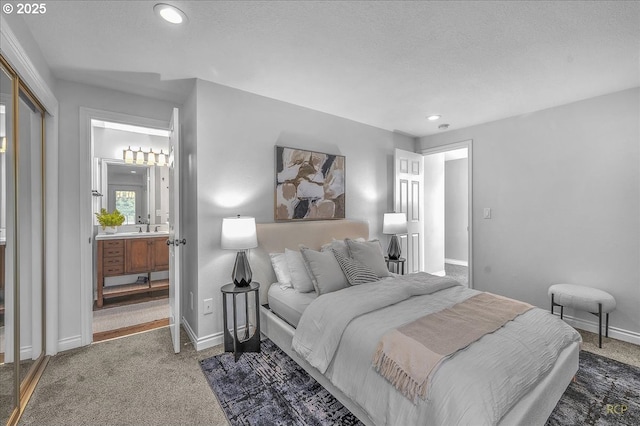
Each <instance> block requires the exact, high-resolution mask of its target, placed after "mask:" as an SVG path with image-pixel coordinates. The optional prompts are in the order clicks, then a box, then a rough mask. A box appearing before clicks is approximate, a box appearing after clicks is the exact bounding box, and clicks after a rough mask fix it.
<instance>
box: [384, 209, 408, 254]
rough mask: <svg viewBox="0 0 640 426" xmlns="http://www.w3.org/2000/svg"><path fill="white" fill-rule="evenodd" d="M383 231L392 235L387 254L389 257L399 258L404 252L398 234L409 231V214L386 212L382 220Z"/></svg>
mask: <svg viewBox="0 0 640 426" xmlns="http://www.w3.org/2000/svg"><path fill="white" fill-rule="evenodd" d="M382 233H383V234H386V235H391V241H390V242H389V249H388V250H387V255H388V256H389V259H394V260H396V259H399V258H400V255H401V254H402V250H401V249H400V242H398V237H397V234H406V233H407V216H406V215H405V214H404V213H385V214H384V219H383V220H382Z"/></svg>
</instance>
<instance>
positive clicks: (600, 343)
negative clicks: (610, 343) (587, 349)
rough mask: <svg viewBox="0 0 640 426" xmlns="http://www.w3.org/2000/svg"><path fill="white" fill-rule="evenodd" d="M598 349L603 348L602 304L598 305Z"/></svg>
mask: <svg viewBox="0 0 640 426" xmlns="http://www.w3.org/2000/svg"><path fill="white" fill-rule="evenodd" d="M598 347H599V348H601V347H602V303H598Z"/></svg>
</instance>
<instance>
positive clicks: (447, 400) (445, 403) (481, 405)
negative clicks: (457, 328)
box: [251, 220, 580, 425]
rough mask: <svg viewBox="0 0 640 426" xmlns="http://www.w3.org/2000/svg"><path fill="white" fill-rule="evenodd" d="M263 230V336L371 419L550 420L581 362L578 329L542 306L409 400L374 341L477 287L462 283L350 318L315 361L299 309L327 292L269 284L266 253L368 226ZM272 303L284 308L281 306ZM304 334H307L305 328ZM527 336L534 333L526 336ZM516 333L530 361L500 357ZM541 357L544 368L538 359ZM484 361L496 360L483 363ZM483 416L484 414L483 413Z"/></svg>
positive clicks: (363, 231)
mask: <svg viewBox="0 0 640 426" xmlns="http://www.w3.org/2000/svg"><path fill="white" fill-rule="evenodd" d="M257 232H258V243H259V247H258V248H257V249H256V250H254V251H253V252H252V256H251V264H252V268H253V271H254V280H256V281H258V282H260V283H261V284H262V286H261V290H260V293H261V294H260V297H261V304H262V307H261V310H260V318H261V331H262V333H263V334H264V336H266V337H268V338H269V339H270V340H272V341H273V342H274V343H275V344H276V345H277V346H279V347H280V348H281V349H282V350H283V351H284V352H285V353H287V354H288V355H289V356H290V357H291V358H292V359H293V360H295V361H296V362H297V363H298V364H299V365H300V366H301V367H302V368H304V369H305V370H306V371H307V372H308V373H309V374H310V375H311V376H312V377H314V378H315V379H316V380H317V381H318V382H319V383H320V384H321V385H323V386H324V387H325V388H326V389H327V390H328V391H329V392H331V393H332V394H333V395H334V396H335V397H336V398H337V399H338V400H339V401H340V402H341V403H342V404H343V405H345V406H346V407H347V408H348V409H349V410H350V411H351V412H352V413H353V414H354V415H356V416H357V417H358V418H359V419H360V420H361V421H362V422H363V423H364V424H367V425H383V424H389V425H393V424H451V423H455V424H479V423H482V424H485V423H493V424H501V425H512V424H513V425H515V424H518V425H520V424H544V423H545V421H546V419H547V418H548V416H549V415H550V414H551V412H552V410H553V408H554V407H555V405H556V403H557V402H558V400H559V399H560V397H561V396H562V394H563V393H564V391H565V390H566V388H567V386H568V385H569V383H570V382H571V380H572V378H573V376H574V375H575V373H576V371H577V369H578V353H579V345H580V338H579V335H577V333H575V331H573V333H575V334H573V335H572V334H571V333H570V332H569V331H567V329H565V328H567V327H568V326H567V325H566V324H564V323H563V322H562V321H560V320H559V319H557V318H556V317H553V316H551V315H549V314H548V313H547V312H545V311H542V310H540V309H537V308H536V309H532V310H531V311H529V312H527V313H525V314H523V315H521V316H520V317H518V318H516V319H514V320H513V321H511V322H510V323H509V324H506V325H505V326H504V327H503V329H501V330H499V331H497V332H496V333H492V334H491V335H487V336H485V337H483V338H482V339H480V340H478V341H477V342H475V343H473V344H472V345H470V346H469V347H468V348H466V349H465V350H463V351H460V352H458V353H456V355H455V356H454V357H451V359H448V360H446V361H445V362H443V363H442V364H441V366H440V368H439V370H438V371H437V372H436V373H435V374H434V375H433V378H432V380H431V390H430V394H429V398H427V399H426V400H424V401H423V400H419V401H418V402H417V403H414V402H415V401H411V400H409V399H408V398H406V397H405V396H404V395H402V394H401V393H400V392H399V391H398V390H396V389H395V388H393V386H392V385H391V384H390V383H389V382H388V381H387V380H386V379H385V378H384V377H382V376H381V375H380V374H378V373H377V372H376V371H375V370H374V369H373V367H372V366H371V358H372V354H373V352H374V351H375V346H376V343H377V340H378V339H379V338H380V336H381V335H382V334H384V332H385V330H388V329H390V328H393V327H396V326H399V325H402V324H403V323H406V321H408V320H409V319H410V317H411V315H413V314H412V312H414V311H415V312H417V311H422V310H423V309H424V308H425V306H426V307H427V309H433V310H438V309H440V308H441V307H442V306H444V305H446V304H447V303H449V304H451V303H456V301H459V300H464V299H465V298H467V297H469V295H470V294H475V293H477V292H476V291H475V290H472V289H467V288H466V287H462V286H450V287H447V288H445V289H443V290H441V291H438V292H436V293H434V294H433V295H424V296H419V297H417V296H416V297H412V298H410V299H407V300H403V301H402V302H400V303H398V304H397V306H395V307H390V308H385V309H381V310H379V311H376V312H372V313H370V314H369V313H368V314H366V315H361V316H358V317H356V318H353V319H352V320H351V321H349V324H348V326H347V327H346V328H345V329H344V331H343V332H342V335H341V336H342V337H341V338H340V344H339V345H338V346H337V348H336V350H335V352H334V353H332V354H331V356H330V358H331V359H329V360H328V361H327V365H326V366H325V367H326V368H320V369H318V368H316V367H313V366H312V365H311V364H310V363H309V362H307V360H305V359H303V357H302V356H301V355H300V354H298V353H297V352H296V351H295V350H294V349H293V348H292V344H293V341H294V336H295V334H296V332H297V331H296V327H297V326H299V323H300V321H301V318H302V316H303V315H304V314H305V313H306V314H308V312H305V311H307V308H308V306H309V305H311V304H312V303H315V305H320V304H321V301H320V299H323V296H316V295H315V294H307V296H302V297H300V295H299V294H298V295H296V294H295V292H294V291H293V289H287V288H286V286H282V285H280V284H275V285H274V286H272V285H271V284H272V283H276V282H277V278H276V276H275V273H274V269H273V267H272V264H271V260H270V257H269V253H276V252H283V251H284V250H285V249H289V250H298V248H299V245H300V244H303V245H305V246H307V247H309V248H312V249H315V250H318V249H319V248H320V247H321V246H322V245H323V244H326V243H328V242H331V241H332V240H334V239H336V240H340V239H344V238H364V239H368V237H369V230H368V224H367V223H366V222H362V221H353V220H340V221H322V222H302V223H300V222H292V223H274V224H258V225H257ZM366 285H369V284H366ZM354 287H363V286H354ZM340 292H343V293H340ZM350 292H351V293H355V292H360V295H357V296H353V295H349V294H348V293H350ZM362 294H364V293H363V290H362V289H357V288H356V289H349V288H347V289H345V290H339V291H337V292H335V294H334V293H331V294H330V295H328V296H327V297H325V298H324V299H323V300H329V299H331V298H333V300H334V302H335V301H340V300H341V299H343V298H344V299H345V300H347V298H348V297H352V298H354V297H355V298H354V299H353V300H357V298H358V297H361V296H362ZM336 295H340V296H336ZM343 296H344V297H343ZM435 296H437V297H435ZM316 299H317V300H316ZM443 300H444V301H443ZM447 301H448V302H447ZM345 303H346V302H345ZM272 304H273V305H274V306H275V307H276V308H275V310H277V311H278V313H276V312H274V309H273V306H271V305H272ZM443 304H444V305H443ZM315 305H314V306H315ZM393 309H396V310H395V311H394V310H393ZM310 311H311V310H309V312H310ZM527 322H528V323H534V324H535V325H536V326H538V327H539V328H541V329H545V330H549V331H548V332H546V333H543V334H542V335H540V336H538V337H539V338H544V339H548V340H553V341H554V342H555V343H554V345H555V346H554V347H553V348H551V349H549V350H547V351H546V352H545V351H543V350H539V349H538V348H537V346H538V345H537V340H536V339H538V337H535V336H533V334H534V333H531V332H530V328H531V325H527ZM526 327H529V329H527V328H526ZM298 333H302V331H301V330H298ZM529 334H531V335H532V336H527V335H529ZM523 336H524V337H523ZM523 338H524V340H522V339H523ZM509 339H511V340H518V341H520V342H519V345H520V346H524V347H528V348H529V349H528V350H529V351H530V354H528V356H527V357H525V358H524V359H523V360H518V359H516V358H515V357H513V358H512V357H509V358H508V359H504V360H501V359H500V356H503V355H501V352H505V345H507V346H508V345H509V343H508V341H509ZM527 339H529V340H527ZM554 339H555V340H554ZM506 352H509V351H508V350H507V351H506ZM538 358H540V359H543V363H544V362H546V365H542V364H543V363H541V364H540V365H538V364H537V362H538V361H537V359H538ZM479 360H484V361H481V364H482V365H483V367H482V368H478V367H477V366H478V362H479ZM544 360H546V361H544ZM523 362H527V363H528V364H527V365H528V366H527V367H526V368H522V365H523V364H522V363H523ZM485 365H490V367H489V368H485V367H484V366H485ZM474 366H475V367H474ZM518 369H520V370H518ZM536 369H537V370H539V371H537V370H536ZM321 370H322V372H321ZM532 371H533V373H532ZM536 371H537V372H536ZM494 376H496V377H497V379H496V377H494ZM504 386H511V387H512V389H513V390H510V391H506V390H505V391H504V392H503V393H505V394H507V395H506V396H504V395H503V396H500V398H501V399H500V398H499V403H496V402H495V401H492V400H486V399H483V398H484V395H485V394H487V393H489V392H487V391H486V390H487V389H491V388H501V387H504ZM363 389H369V390H371V389H372V390H373V391H363ZM494 405H495V406H496V407H497V408H496V407H494ZM485 406H487V407H489V408H487V407H485ZM485 411H488V412H489V413H488V414H487V413H485ZM465 413H466V414H465ZM485 415H487V417H486V418H485V417H482V416H485ZM491 416H494V417H491ZM479 419H481V420H480V421H479Z"/></svg>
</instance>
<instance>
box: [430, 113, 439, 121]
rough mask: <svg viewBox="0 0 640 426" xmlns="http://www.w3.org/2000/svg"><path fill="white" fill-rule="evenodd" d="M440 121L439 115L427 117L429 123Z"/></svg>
mask: <svg viewBox="0 0 640 426" xmlns="http://www.w3.org/2000/svg"><path fill="white" fill-rule="evenodd" d="M439 119H440V116H439V115H438V114H434V115H430V116H428V117H427V120H429V121H436V120H439Z"/></svg>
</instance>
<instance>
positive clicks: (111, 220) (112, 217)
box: [96, 209, 125, 229]
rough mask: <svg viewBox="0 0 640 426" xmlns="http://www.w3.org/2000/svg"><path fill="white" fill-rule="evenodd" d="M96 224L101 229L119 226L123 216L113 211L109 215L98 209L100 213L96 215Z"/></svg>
mask: <svg viewBox="0 0 640 426" xmlns="http://www.w3.org/2000/svg"><path fill="white" fill-rule="evenodd" d="M96 217H97V218H98V223H99V224H100V225H101V226H102V229H104V228H106V227H107V226H120V225H122V224H123V223H124V219H125V218H124V215H123V214H122V213H120V212H119V211H118V209H115V210H114V211H113V212H111V213H109V212H108V211H107V209H100V213H96Z"/></svg>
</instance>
